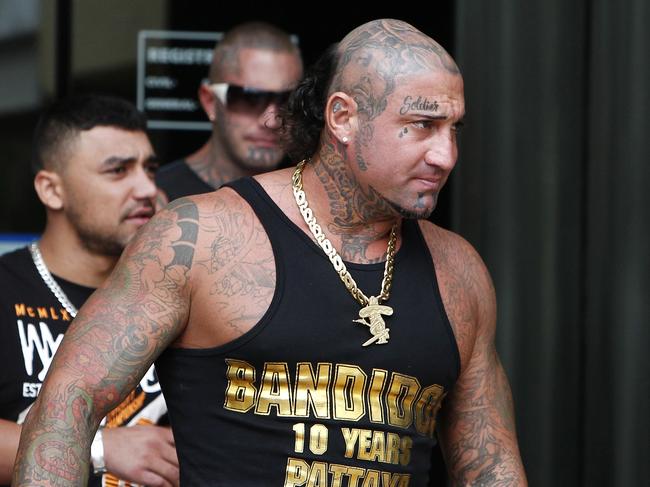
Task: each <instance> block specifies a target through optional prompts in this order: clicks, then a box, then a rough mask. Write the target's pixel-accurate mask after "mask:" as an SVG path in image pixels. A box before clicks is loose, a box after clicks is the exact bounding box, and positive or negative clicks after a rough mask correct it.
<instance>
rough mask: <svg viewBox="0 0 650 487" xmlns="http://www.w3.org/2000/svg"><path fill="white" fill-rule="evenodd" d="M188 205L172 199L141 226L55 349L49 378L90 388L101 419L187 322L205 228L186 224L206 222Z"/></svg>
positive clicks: (85, 389) (64, 384)
mask: <svg viewBox="0 0 650 487" xmlns="http://www.w3.org/2000/svg"><path fill="white" fill-rule="evenodd" d="M185 206H186V208H182V203H181V207H179V206H178V205H176V206H174V205H170V207H168V209H166V210H164V211H162V212H161V213H160V214H158V215H156V217H154V219H152V221H150V222H149V223H148V224H147V225H146V226H145V227H144V228H143V229H142V230H141V232H140V233H139V235H138V236H137V237H136V238H135V240H134V241H133V242H132V243H131V244H130V245H129V246H128V247H127V249H126V250H125V252H124V254H123V255H122V257H121V259H120V261H119V262H118V264H117V266H116V268H115V269H114V271H113V273H112V274H111V276H110V278H109V279H108V280H107V282H106V283H104V285H102V286H101V287H100V288H99V289H98V290H97V291H95V293H94V294H93V295H92V296H91V297H90V298H89V300H88V301H87V302H86V304H84V306H83V307H82V308H81V310H80V311H79V314H78V315H77V316H76V318H75V319H74V321H73V323H72V325H71V326H70V328H69V329H68V331H67V332H66V334H65V336H64V339H63V342H62V344H61V346H60V348H59V350H58V352H57V354H56V355H55V359H54V362H53V364H52V368H51V369H50V377H48V379H47V381H48V382H51V383H53V384H52V388H53V389H54V388H55V385H56V386H57V387H56V389H58V390H66V391H70V390H71V388H74V389H76V390H78V391H80V392H82V394H83V395H84V396H85V399H84V400H88V401H92V403H93V413H94V415H95V418H99V419H101V417H103V415H105V414H106V413H107V412H108V411H109V410H110V409H111V408H113V407H114V406H116V405H117V404H119V401H120V400H121V398H122V397H123V396H124V395H126V394H127V393H128V392H130V391H131V390H132V389H133V388H134V387H135V386H136V385H137V383H138V381H139V380H140V378H141V377H142V376H143V375H144V374H145V373H146V371H147V369H148V368H149V367H150V365H151V363H153V361H154V360H155V359H156V357H157V356H158V355H159V354H160V353H161V351H162V350H163V349H164V348H165V347H167V346H168V345H169V344H170V343H171V342H172V341H173V340H174V338H175V337H177V336H178V334H179V333H180V332H181V331H182V329H183V327H184V325H185V322H186V319H187V314H188V309H189V304H188V301H189V300H188V296H189V287H190V282H189V281H190V271H191V264H192V257H193V248H194V247H193V246H194V244H195V243H196V234H197V232H196V231H191V232H189V233H188V232H187V231H186V229H187V227H188V226H192V225H194V227H195V228H198V223H197V221H194V222H192V218H195V219H196V218H198V215H197V216H196V217H194V216H193V215H195V213H196V212H195V211H192V203H189V204H187V202H186V205H185ZM194 210H195V207H194ZM188 214H189V216H188Z"/></svg>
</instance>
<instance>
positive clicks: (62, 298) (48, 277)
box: [29, 242, 77, 318]
mask: <svg viewBox="0 0 650 487" xmlns="http://www.w3.org/2000/svg"><path fill="white" fill-rule="evenodd" d="M29 253H30V254H32V260H33V261H34V265H35V266H36V270H37V271H38V273H39V274H40V276H41V279H43V282H44V283H45V285H46V286H47V287H48V288H49V290H50V291H52V294H54V296H55V297H56V299H58V301H59V303H61V306H63V307H64V308H65V309H66V311H67V312H68V313H69V314H70V316H72V317H73V318H74V317H75V316H77V308H76V307H75V305H74V304H72V303H71V302H70V300H69V299H68V296H66V295H65V293H64V292H63V289H61V286H59V283H57V282H56V281H55V280H54V278H53V277H52V274H50V271H49V269H48V268H47V266H46V265H45V261H44V260H43V256H42V255H41V251H40V249H39V248H38V243H37V242H33V243H31V244H30V245H29Z"/></svg>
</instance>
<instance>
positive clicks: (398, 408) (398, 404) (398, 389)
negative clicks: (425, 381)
mask: <svg viewBox="0 0 650 487" xmlns="http://www.w3.org/2000/svg"><path fill="white" fill-rule="evenodd" d="M419 391H420V383H419V382H418V380H417V379H415V378H414V377H410V376H408V375H402V374H398V373H394V374H393V375H392V377H391V381H390V386H389V388H388V394H387V397H386V405H387V406H388V424H391V425H393V426H399V427H400V428H408V427H409V426H411V423H412V421H413V403H414V402H415V398H416V397H417V394H418V392H419Z"/></svg>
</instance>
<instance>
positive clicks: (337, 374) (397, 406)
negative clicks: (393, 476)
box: [224, 359, 445, 437]
mask: <svg viewBox="0 0 650 487" xmlns="http://www.w3.org/2000/svg"><path fill="white" fill-rule="evenodd" d="M226 363H227V365H228V368H227V371H226V374H227V379H228V384H227V386H226V394H225V402H224V408H225V409H228V410H230V411H236V412H240V413H246V412H249V411H252V412H253V413H254V414H259V415H263V416H268V415H269V414H271V410H272V409H274V410H275V413H276V415H277V416H279V417H291V418H294V417H295V418H307V417H314V418H318V419H335V420H341V421H360V420H361V419H362V418H364V417H366V415H367V416H368V419H369V420H370V421H371V422H373V423H377V424H389V425H391V426H395V427H398V428H404V429H406V428H409V427H411V425H414V426H415V429H416V431H417V432H418V433H419V434H420V435H423V436H429V437H432V436H433V432H434V429H435V424H436V414H437V412H438V409H440V406H441V403H442V399H443V397H444V395H445V394H444V388H443V387H442V386H439V385H437V384H434V385H430V386H426V387H422V386H421V385H420V383H419V381H418V380H417V379H416V378H415V377H411V376H408V375H404V374H399V373H397V372H392V373H389V372H388V371H386V370H381V369H372V372H371V373H370V374H367V373H366V372H365V371H364V370H363V369H361V368H360V367H358V366H356V365H348V364H331V363H324V362H321V363H318V364H316V370H314V367H313V366H312V364H311V363H309V362H301V363H298V364H297V365H296V375H295V380H294V381H293V383H292V380H291V377H290V375H289V366H288V364H287V363H286V362H266V363H265V364H264V368H263V370H262V371H261V373H259V374H258V371H257V370H256V369H255V367H253V366H252V365H251V364H249V363H248V362H245V361H243V360H234V359H226ZM258 376H259V381H258V380H257V378H258Z"/></svg>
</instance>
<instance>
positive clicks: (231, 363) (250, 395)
mask: <svg viewBox="0 0 650 487" xmlns="http://www.w3.org/2000/svg"><path fill="white" fill-rule="evenodd" d="M226 364H228V368H227V369H226V377H227V378H228V386H227V388H226V398H225V402H224V408H226V409H229V410H231V411H238V412H242V413H245V412H247V411H249V410H250V409H251V408H253V406H254V405H255V394H256V392H257V389H256V388H255V386H254V385H253V383H254V382H255V367H253V366H252V365H251V364H249V363H248V362H244V361H243V360H234V359H228V358H227V359H226Z"/></svg>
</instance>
